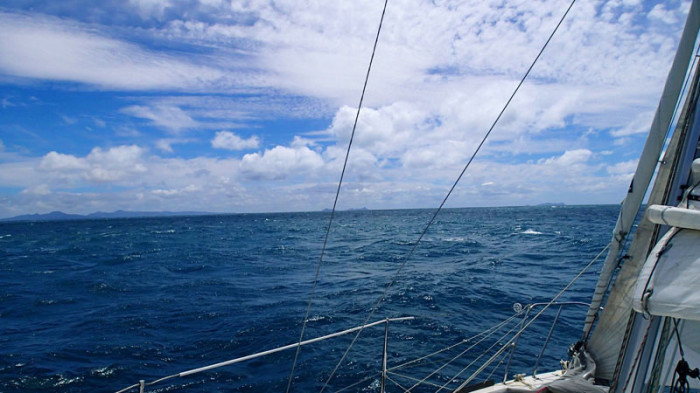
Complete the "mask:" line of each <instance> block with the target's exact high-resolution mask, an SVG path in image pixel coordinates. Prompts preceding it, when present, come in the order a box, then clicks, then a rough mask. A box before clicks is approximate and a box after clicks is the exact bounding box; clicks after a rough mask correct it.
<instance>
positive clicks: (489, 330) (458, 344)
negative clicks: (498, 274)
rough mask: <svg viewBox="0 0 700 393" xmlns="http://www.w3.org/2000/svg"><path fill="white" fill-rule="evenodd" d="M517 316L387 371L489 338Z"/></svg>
mask: <svg viewBox="0 0 700 393" xmlns="http://www.w3.org/2000/svg"><path fill="white" fill-rule="evenodd" d="M519 315H520V313H515V314H513V315H511V316H510V317H508V318H507V319H505V320H503V321H502V322H499V323H498V324H496V325H494V326H491V327H490V328H488V329H486V330H484V331H483V332H479V333H477V334H475V335H473V336H472V337H469V338H466V339H464V340H462V341H460V342H458V343H456V344H452V345H450V346H448V347H445V348H443V349H440V350H437V351H435V352H433V353H430V354H427V355H425V356H422V357H419V358H417V359H413V360H409V361H407V362H405V363H402V364H399V365H396V366H394V367H391V368H389V369H388V370H390V371H393V370H397V369H399V368H403V367H406V366H409V365H411V364H415V363H419V362H421V361H423V360H425V359H428V358H430V357H433V356H435V355H439V354H441V353H443V352H447V351H449V350H451V349H453V348H456V347H458V346H460V345H462V344H467V343H469V342H471V341H472V340H474V339H476V338H478V337H481V336H483V335H486V336H490V335H491V334H493V333H494V332H496V331H498V330H500V329H501V328H502V327H503V326H505V325H507V324H508V323H509V322H511V321H512V320H514V319H515V318H517V317H518V316H519ZM479 341H481V340H479Z"/></svg>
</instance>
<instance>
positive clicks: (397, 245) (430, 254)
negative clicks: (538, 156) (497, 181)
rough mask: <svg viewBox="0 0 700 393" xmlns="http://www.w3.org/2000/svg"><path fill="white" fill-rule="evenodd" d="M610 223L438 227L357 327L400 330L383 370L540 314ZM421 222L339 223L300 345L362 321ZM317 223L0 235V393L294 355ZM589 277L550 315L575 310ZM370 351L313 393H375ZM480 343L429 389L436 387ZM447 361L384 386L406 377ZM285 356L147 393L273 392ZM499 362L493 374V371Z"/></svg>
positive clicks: (319, 367)
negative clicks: (529, 307)
mask: <svg viewBox="0 0 700 393" xmlns="http://www.w3.org/2000/svg"><path fill="white" fill-rule="evenodd" d="M617 213H618V206H575V207H556V208H553V207H516V208H469V209H448V210H444V211H443V212H441V214H440V215H439V216H438V219H437V221H436V222H435V224H434V226H433V227H432V228H431V229H430V231H429V232H428V234H427V235H426V238H425V239H424V241H423V242H422V243H421V244H420V246H419V247H418V249H417V251H416V253H415V255H414V256H413V258H412V259H411V260H410V261H409V262H408V264H407V265H406V267H405V269H404V270H403V271H402V272H401V274H400V275H399V278H398V281H397V282H396V283H395V284H394V286H393V287H392V288H391V290H390V291H389V294H388V297H387V299H386V301H385V302H384V303H382V305H381V306H380V307H379V309H378V310H377V311H376V313H375V315H374V317H373V318H372V319H371V320H372V321H374V320H379V319H383V318H386V317H399V316H413V317H415V320H412V321H407V322H395V323H392V324H391V326H390V330H389V358H388V364H389V367H392V366H394V365H398V364H401V363H403V362H405V361H408V360H411V359H415V358H418V357H420V356H424V355H427V354H429V353H431V352H434V351H437V350H440V349H442V348H445V347H447V346H450V345H452V344H455V343H458V342H460V341H461V340H464V339H466V338H468V337H471V336H472V335H474V334H476V333H478V332H480V331H482V330H484V329H486V328H488V327H490V326H492V325H494V324H496V323H498V322H499V321H502V320H504V319H506V318H508V317H509V316H511V315H512V314H513V304H514V303H516V302H518V303H521V304H529V303H533V302H544V301H548V300H549V299H550V298H551V297H552V296H553V295H555V294H556V293H557V292H558V291H559V290H560V289H561V288H563V287H564V286H565V285H566V284H567V283H568V282H569V280H570V279H571V278H573V277H574V276H575V275H576V274H577V273H578V271H579V270H580V269H581V268H582V267H583V266H585V265H586V264H587V263H588V262H589V261H590V260H591V259H592V258H593V257H594V256H595V255H596V254H597V253H598V252H599V251H600V250H601V249H602V248H603V247H604V246H605V245H606V244H607V242H608V241H609V237H610V234H611V231H612V228H613V226H614V222H615V219H616V217H617ZM431 214H432V211H431V210H393V211H356V212H340V213H338V215H337V216H336V221H335V223H334V226H333V228H332V230H331V235H330V240H329V244H328V249H327V253H326V257H325V262H324V264H323V266H322V268H321V274H320V281H319V283H318V287H317V291H316V297H315V301H314V303H313V306H312V309H311V314H310V318H309V322H308V324H307V330H306V334H305V338H312V337H317V336H320V335H324V334H328V333H332V332H335V331H339V330H343V329H347V328H351V327H353V326H356V325H359V324H361V323H362V322H363V321H364V320H365V318H366V317H367V313H368V311H369V309H370V308H371V306H372V305H373V304H374V303H375V302H376V300H377V299H378V297H379V296H380V295H381V294H382V292H383V291H384V288H385V286H386V284H387V283H388V282H389V280H390V279H391V277H392V276H393V274H394V272H395V270H396V269H397V268H398V267H399V265H400V264H401V262H402V260H403V258H404V257H405V255H406V253H407V252H408V251H409V250H410V248H411V246H412V244H413V242H415V240H416V239H417V238H418V234H419V233H420V232H421V230H422V228H423V227H424V225H425V224H426V222H427V221H428V219H429V217H430V215H431ZM328 215H329V213H322V212H314V213H283V214H282V213H280V214H245V215H220V216H200V217H167V218H139V219H109V220H83V221H62V222H23V223H3V224H0V391H1V392H83V391H116V390H119V389H121V388H124V387H126V386H128V385H131V384H133V383H136V382H138V380H139V379H145V380H153V379H156V378H159V377H162V376H166V375H170V374H173V373H177V372H180V371H185V370H188V369H191V368H196V367H200V366H204V365H207V364H211V363H216V362H220V361H224V360H228V359H231V358H235V357H239V356H244V355H248V354H251V353H254V352H259V351H263V350H267V349H271V348H274V347H277V346H281V345H286V344H290V343H294V342H296V341H297V340H298V338H299V333H300V329H301V323H302V319H303V316H304V312H305V309H306V302H307V300H308V298H309V293H310V290H311V286H312V281H313V277H314V273H315V269H316V264H317V262H318V259H319V254H320V249H321V245H322V241H323V235H324V233H325V228H326V225H327V223H328ZM599 269H600V263H598V264H596V265H595V266H594V267H593V269H592V270H591V271H589V272H588V273H586V274H585V275H584V276H583V277H582V278H581V279H580V280H579V281H578V282H577V283H576V284H575V285H574V286H573V288H572V290H571V291H570V292H569V293H567V294H566V295H565V296H564V298H563V300H568V301H582V302H588V301H589V300H590V297H591V295H592V292H593V287H594V285H595V282H596V277H597V276H596V275H597V272H598V270H599ZM555 311H556V310H552V312H551V313H549V312H548V313H547V314H545V315H544V316H543V320H542V322H541V323H540V322H538V323H535V324H533V326H532V327H531V328H530V329H529V332H528V333H526V334H525V335H524V336H523V337H522V338H521V339H520V341H519V343H518V348H517V351H516V353H515V356H514V357H513V361H512V366H511V374H512V373H513V372H524V373H530V372H531V371H532V359H533V355H532V354H533V353H534V356H535V357H536V356H537V354H538V353H539V351H540V348H541V346H542V343H543V341H544V338H545V337H546V336H547V333H548V331H549V327H550V324H551V321H552V320H553V316H554V314H555ZM585 311H586V309H585V308H583V307H578V308H570V309H566V310H565V311H564V313H563V316H562V319H561V320H560V322H559V324H558V325H557V331H556V334H555V335H554V337H553V339H552V342H551V343H550V344H549V346H548V347H547V351H546V353H545V356H544V358H543V359H542V362H541V364H540V370H541V371H543V370H547V369H553V368H558V367H559V360H560V359H563V358H565V357H566V350H567V348H568V345H569V344H571V343H573V342H575V341H576V340H577V339H578V338H579V335H580V331H581V326H582V320H583V316H584V314H585ZM498 336H500V333H498V334H496V335H494V336H493V337H494V338H497V337H498ZM383 338H384V328H383V326H379V327H374V328H369V329H366V330H365V331H364V332H363V333H362V334H361V336H360V338H359V340H358V342H357V343H356V344H355V346H354V347H353V349H352V350H351V351H350V353H349V355H348V358H347V360H346V361H345V362H344V364H343V365H342V366H341V367H340V369H339V372H338V374H337V375H336V376H335V377H334V378H333V380H332V381H331V383H330V385H329V387H328V388H327V389H326V391H339V390H341V389H342V388H343V387H346V386H348V385H350V384H351V383H353V382H355V381H361V380H363V379H365V378H367V380H366V381H364V382H362V383H360V384H358V385H356V386H354V387H352V388H351V389H349V390H348V391H358V392H360V391H361V392H378V391H379V382H378V377H377V372H378V371H379V370H380V369H381V354H382V345H383ZM351 340H352V336H343V337H340V338H335V339H333V340H329V341H324V342H321V343H316V344H311V345H309V346H305V347H303V348H302V350H301V353H300V356H299V363H298V365H297V366H296V372H295V379H294V385H293V389H292V391H295V392H312V391H319V390H320V388H321V386H322V385H323V383H324V382H325V381H326V378H327V377H328V375H329V373H330V372H331V371H332V370H333V368H334V366H335V365H336V362H337V361H338V360H339V358H340V356H341V355H342V353H343V351H344V350H345V348H347V346H348V344H349V343H350V341H351ZM484 345H485V344H482V345H480V346H477V347H475V348H474V349H473V351H470V352H469V353H467V354H465V355H464V357H463V358H460V359H459V360H457V361H455V362H454V363H452V364H450V366H448V367H446V368H444V369H442V370H441V371H440V372H439V373H437V374H436V375H434V376H433V377H432V378H431V379H430V381H432V383H436V384H442V383H444V382H447V381H448V380H449V379H450V378H451V377H453V376H454V375H455V374H457V373H458V372H459V371H460V370H462V369H463V368H464V367H465V366H466V365H467V364H468V363H469V362H471V361H472V360H474V359H475V358H476V357H477V356H478V353H479V352H477V351H478V350H480V349H484V348H483V347H484ZM496 345H498V340H496ZM463 349H464V347H460V348H459V349H458V350H457V351H456V352H455V351H452V352H451V353H449V352H446V353H444V354H441V355H439V356H438V358H439V359H429V360H426V361H422V362H418V363H415V364H412V365H410V366H409V367H404V368H402V369H400V370H397V371H396V372H397V373H399V374H401V375H405V376H409V377H414V378H418V379H422V378H423V377H425V376H426V375H428V373H430V371H431V370H434V369H436V368H437V367H439V366H440V364H441V362H444V361H446V360H449V359H451V358H453V357H454V356H455V355H456V354H458V353H459V352H460V351H461V350H463ZM293 357H294V351H293V350H291V351H286V352H282V353H279V354H275V355H271V356H269V357H265V358H261V359H257V360H252V361H249V362H245V363H239V364H236V365H231V366H228V367H225V368H221V369H218V370H214V371H209V372H205V373H202V374H197V375H193V376H189V377H183V378H176V379H173V380H171V381H167V382H164V383H162V384H158V385H155V386H153V387H150V388H149V389H148V390H147V391H188V392H218V391H221V392H224V391H225V392H272V391H275V392H281V391H284V390H285V388H286V384H287V378H288V375H289V371H290V369H291V365H292V359H293ZM482 360H483V358H482ZM499 362H500V367H499V368H498V369H497V370H496V371H495V372H494V374H493V375H494V376H499V375H500V376H502V373H503V371H502V370H503V367H504V366H505V364H506V363H507V358H505V359H504V358H501V359H499ZM496 364H497V363H494V367H495V365H496ZM472 370H473V368H472ZM489 370H490V369H489ZM489 373H490V371H489ZM466 375H467V374H463V375H462V376H461V379H460V381H463V380H464V377H465V376H466ZM392 379H393V381H395V382H398V383H399V384H401V386H404V387H408V386H411V385H412V382H411V381H410V380H409V379H407V378H403V379H402V377H401V376H399V375H396V374H394V375H393V376H392ZM482 379H483V378H482ZM387 386H388V387H387V391H389V392H391V391H401V390H400V389H398V388H397V387H396V385H394V384H393V382H389V383H388V385H387ZM450 386H451V387H453V388H454V387H456V385H455V384H453V385H450ZM436 390H437V388H436V387H434V386H426V387H424V388H418V389H415V390H414V391H416V392H422V391H436ZM443 391H444V390H443Z"/></svg>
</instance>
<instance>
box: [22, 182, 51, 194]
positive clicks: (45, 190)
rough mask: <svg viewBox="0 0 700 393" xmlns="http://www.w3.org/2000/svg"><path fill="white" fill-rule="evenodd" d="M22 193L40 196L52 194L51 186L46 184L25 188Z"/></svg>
mask: <svg viewBox="0 0 700 393" xmlns="http://www.w3.org/2000/svg"><path fill="white" fill-rule="evenodd" d="M22 194H29V195H40V196H45V195H51V188H50V187H49V186H48V185H46V184H39V185H36V186H32V187H29V188H25V189H24V190H22Z"/></svg>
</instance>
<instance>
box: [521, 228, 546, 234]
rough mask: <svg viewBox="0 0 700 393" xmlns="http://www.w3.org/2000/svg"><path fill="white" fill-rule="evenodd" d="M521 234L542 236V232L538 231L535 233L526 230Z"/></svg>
mask: <svg viewBox="0 0 700 393" xmlns="http://www.w3.org/2000/svg"><path fill="white" fill-rule="evenodd" d="M520 233H522V234H523V235H541V234H542V232H538V231H535V230H533V229H526V230H524V231H522V232H520Z"/></svg>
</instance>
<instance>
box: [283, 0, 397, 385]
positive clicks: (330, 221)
mask: <svg viewBox="0 0 700 393" xmlns="http://www.w3.org/2000/svg"><path fill="white" fill-rule="evenodd" d="M388 2H389V0H384V8H383V9H382V16H381V18H380V19H379V27H378V28H377V35H376V37H375V38H374V47H373V48H372V56H371V57H370V59H369V65H368V66H367V74H366V75H365V83H364V86H363V87H362V94H361V95H360V103H359V104H358V106H357V113H356V114H355V123H353V125H352V133H351V134H350V142H348V149H347V151H346V152H345V161H344V162H343V170H342V171H341V173H340V180H339V181H338V188H337V189H336V191H335V199H334V200H333V209H331V215H330V218H329V219H328V227H327V228H326V235H325V237H324V238H323V247H321V256H320V257H319V259H318V264H317V265H316V275H315V276H314V283H313V285H312V287H311V294H310V295H309V302H308V304H307V306H306V314H305V315H304V321H303V323H302V326H301V334H300V335H299V343H301V342H302V340H303V339H304V331H305V330H306V323H307V321H308V320H309V313H310V312H311V304H312V303H313V301H314V295H315V293H316V284H318V276H319V273H320V272H321V265H322V264H323V256H324V254H325V253H326V245H327V244H328V237H329V235H330V232H331V226H332V225H333V217H334V216H335V209H336V206H337V204H338V196H339V195H340V188H341V186H342V184H343V178H344V177H345V169H346V168H347V166H348V157H350V148H351V147H352V141H353V139H354V138H355V129H356V128H357V119H358V118H359V117H360V110H361V109H362V101H364V99H365V90H367V82H368V81H369V72H370V70H371V69H372V62H373V61H374V53H375V52H376V51H377V43H378V42H379V33H380V32H381V31H382V23H383V22H384V14H385V13H386V6H387V3H388ZM300 350H301V346H298V347H297V350H296V353H295V354H294V362H293V363H292V370H291V372H290V373H289V380H288V381H287V390H286V391H285V392H286V393H289V389H290V388H291V387H292V379H293V378H294V369H295V368H296V365H297V360H298V358H299V351H300Z"/></svg>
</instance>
